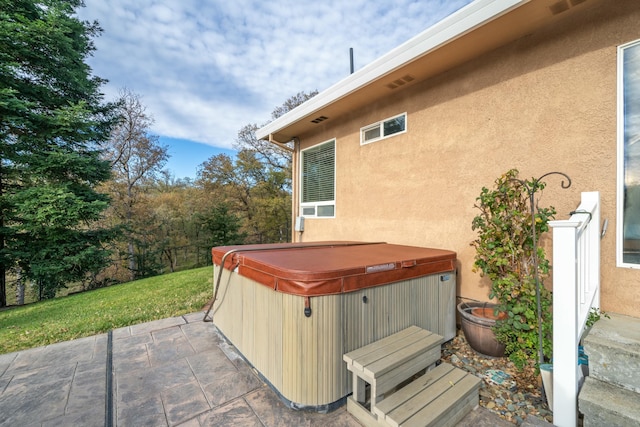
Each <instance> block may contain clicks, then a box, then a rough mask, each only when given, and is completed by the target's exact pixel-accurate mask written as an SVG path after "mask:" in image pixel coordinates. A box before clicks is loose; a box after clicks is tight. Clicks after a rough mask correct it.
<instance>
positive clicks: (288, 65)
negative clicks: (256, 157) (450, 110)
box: [79, 0, 469, 147]
mask: <svg viewBox="0 0 640 427" xmlns="http://www.w3.org/2000/svg"><path fill="white" fill-rule="evenodd" d="M467 3H469V0H455V1H444V0H440V1H437V0H422V1H415V0H394V1H391V0H388V1H375V2H372V1H367V0H352V1H349V2H345V1H343V0H327V1H324V2H315V1H301V0H271V1H261V0H236V1H220V0H214V1H211V0H209V1H205V0H182V1H180V2H175V1H168V0H164V1H162V0H136V1H135V2H132V1H130V0H110V1H104V0H86V7H85V8H83V9H81V10H80V11H79V15H80V17H81V18H82V19H87V20H98V21H99V22H100V24H101V26H102V28H103V29H104V33H103V34H102V35H101V36H100V37H99V38H97V39H96V40H95V43H96V47H97V51H96V52H95V53H94V57H93V58H91V59H90V60H89V64H90V65H91V66H92V67H93V69H94V72H95V74H96V75H98V76H100V77H103V78H106V79H108V80H109V83H108V84H107V85H106V86H105V87H104V88H103V89H104V92H105V95H106V96H107V98H108V99H115V97H116V96H117V93H118V90H119V89H120V88H122V87H127V88H128V89H130V90H132V91H133V92H135V93H138V94H140V95H141V96H142V98H143V102H144V103H145V105H146V106H147V110H148V112H149V113H150V114H151V115H153V117H154V119H155V125H154V128H153V129H152V131H153V132H155V133H157V134H159V135H161V136H167V137H174V138H182V139H189V140H193V141H199V142H204V143H207V144H211V145H214V146H219V147H230V146H231V144H232V143H233V141H234V139H235V138H236V134H237V131H238V130H239V129H240V128H242V127H243V126H244V125H246V124H248V123H258V124H262V123H264V122H265V121H267V120H268V119H269V117H270V114H271V111H272V110H273V108H274V107H276V106H278V105H280V104H282V102H284V101H285V100H286V99H287V98H289V97H290V96H291V95H294V94H295V93H297V92H299V91H306V92H309V91H312V90H314V89H319V90H322V89H325V88H327V87H329V86H331V85H332V84H334V83H336V82H338V81H339V80H341V79H342V78H344V77H346V76H347V74H348V73H349V48H350V47H353V48H354V52H355V64H356V69H357V68H361V67H362V66H364V65H366V64H367V63H369V62H371V61H373V60H374V59H376V58H377V57H379V56H381V55H383V54H384V53H386V52H387V51H389V50H391V49H393V48H394V47H396V46H397V45H399V44H401V43H402V42H404V41H406V40H408V39H409V38H411V37H413V36H415V35H416V34H418V33H419V32H421V31H422V30H424V29H426V28H427V27H429V26H431V25H433V24H434V23H435V22H437V21H438V20H440V19H442V18H443V17H445V16H447V15H449V14H450V13H452V12H453V11H455V10H457V9H459V8H460V7H462V6H464V5H465V4H467Z"/></svg>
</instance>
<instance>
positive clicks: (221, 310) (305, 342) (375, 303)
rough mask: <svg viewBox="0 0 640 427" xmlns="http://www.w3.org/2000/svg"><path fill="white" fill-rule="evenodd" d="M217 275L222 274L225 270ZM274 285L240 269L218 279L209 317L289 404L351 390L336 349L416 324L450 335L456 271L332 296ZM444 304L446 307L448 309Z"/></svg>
mask: <svg viewBox="0 0 640 427" xmlns="http://www.w3.org/2000/svg"><path fill="white" fill-rule="evenodd" d="M223 277H224V278H227V277H229V272H228V270H225V272H224V275H223ZM304 303H305V297H302V296H297V295H290V294H285V293H281V292H276V291H274V290H273V289H271V288H269V287H267V286H265V285H262V284H260V283H258V282H255V281H253V280H251V279H248V278H245V277H242V276H240V275H239V274H237V273H231V274H230V280H223V281H222V284H221V287H220V292H219V301H218V302H217V303H216V306H215V307H216V308H215V309H214V322H215V324H216V326H217V327H218V328H219V329H220V330H221V331H222V332H223V333H224V335H225V336H226V337H227V338H228V339H229V340H230V341H231V342H232V343H233V344H234V345H235V346H236V347H237V348H238V350H239V351H240V352H241V353H242V354H243V355H244V357H245V358H246V359H247V360H248V361H249V362H250V363H251V364H252V365H253V366H254V367H255V368H256V369H257V370H258V371H259V372H260V373H261V374H262V375H263V376H264V377H265V378H266V379H267V380H268V381H269V382H270V383H271V385H272V386H273V387H274V388H275V389H276V390H277V391H278V392H279V393H280V394H281V395H282V397H284V398H285V399H287V400H288V401H290V402H292V403H293V404H294V405H295V406H299V407H304V406H311V407H322V406H325V405H330V404H332V403H334V402H337V401H339V400H340V399H342V398H343V397H344V396H346V395H347V394H349V393H350V392H351V381H350V376H349V374H348V371H347V369H346V365H345V363H344V362H343V360H342V355H343V354H344V353H346V352H349V351H352V350H355V349H357V348H359V347H362V346H364V345H367V344H369V343H371V342H374V341H376V340H378V339H380V338H384V337H386V336H388V335H391V334H393V333H395V332H398V331H400V330H402V329H404V328H407V327H409V326H411V325H417V326H420V327H422V328H425V329H428V330H430V331H433V332H436V333H438V334H439V335H443V336H444V337H445V339H451V338H453V336H454V335H455V273H454V272H450V273H446V274H434V275H430V276H424V277H418V278H414V279H409V280H406V281H402V282H396V283H391V284H387V285H383V286H377V287H372V288H366V289H362V290H360V291H355V292H349V293H344V294H339V295H325V296H318V297H310V304H311V311H312V312H311V316H310V317H306V316H305V315H304ZM449 306H450V308H449Z"/></svg>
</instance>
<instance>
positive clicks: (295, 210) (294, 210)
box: [269, 133, 302, 242]
mask: <svg viewBox="0 0 640 427" xmlns="http://www.w3.org/2000/svg"><path fill="white" fill-rule="evenodd" d="M292 141H293V148H291V147H289V146H288V145H286V144H284V143H282V142H280V141H276V140H275V138H274V137H273V134H272V133H270V134H269V142H270V143H271V144H275V145H276V146H278V147H280V148H282V149H283V150H285V151H288V152H290V153H291V204H292V207H291V224H290V225H291V241H292V242H295V241H296V231H295V227H294V224H295V220H296V217H297V216H298V215H299V213H300V212H299V207H298V202H297V201H298V192H297V191H296V185H295V184H294V183H295V182H296V180H297V177H298V156H297V154H296V153H298V149H299V148H300V140H299V139H298V138H297V137H293V139H292ZM300 236H302V233H300ZM301 240H302V239H300V240H298V241H301Z"/></svg>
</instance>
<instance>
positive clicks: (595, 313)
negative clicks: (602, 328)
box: [585, 307, 611, 328]
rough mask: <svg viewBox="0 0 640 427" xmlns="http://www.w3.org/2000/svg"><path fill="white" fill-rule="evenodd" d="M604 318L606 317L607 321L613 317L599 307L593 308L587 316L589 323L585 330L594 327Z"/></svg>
mask: <svg viewBox="0 0 640 427" xmlns="http://www.w3.org/2000/svg"><path fill="white" fill-rule="evenodd" d="M603 317H606V318H607V319H611V317H610V316H609V315H608V314H607V313H605V312H604V311H602V310H600V308H599V307H591V309H590V310H589V314H588V316H587V322H586V324H585V328H590V327H592V326H593V325H594V324H595V323H596V322H597V321H598V320H600V319H601V318H603Z"/></svg>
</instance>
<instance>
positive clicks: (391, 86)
mask: <svg viewBox="0 0 640 427" xmlns="http://www.w3.org/2000/svg"><path fill="white" fill-rule="evenodd" d="M414 80H415V77H413V76H412V75H410V74H407V75H406V76H404V77H400V78H399V79H396V80H394V81H392V82H391V83H389V84H387V87H388V88H389V89H395V88H397V87H400V86H403V85H405V84H407V83H409V82H412V81H414Z"/></svg>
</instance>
